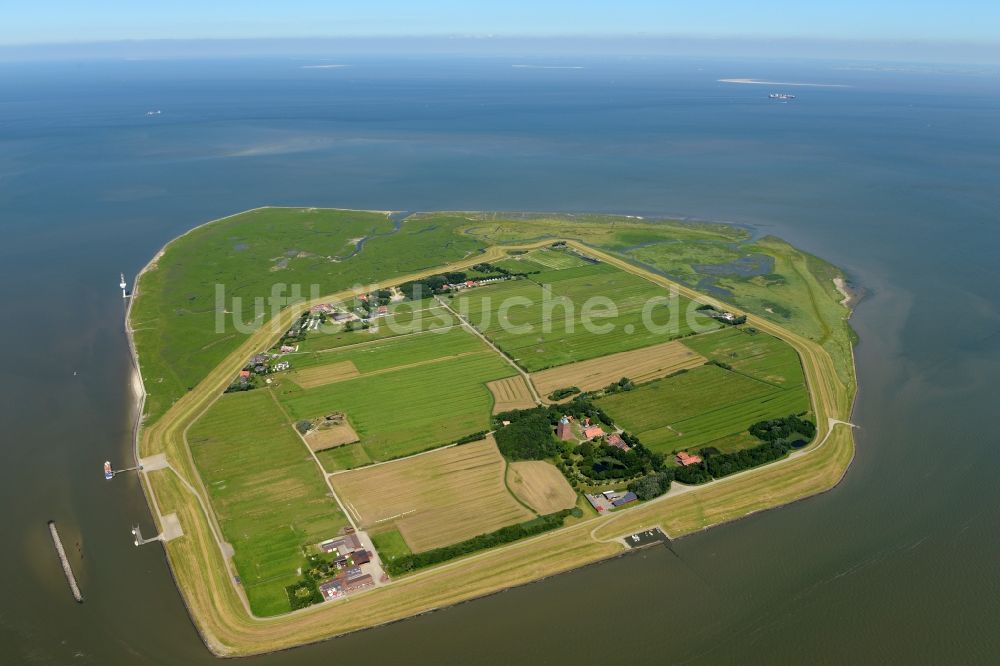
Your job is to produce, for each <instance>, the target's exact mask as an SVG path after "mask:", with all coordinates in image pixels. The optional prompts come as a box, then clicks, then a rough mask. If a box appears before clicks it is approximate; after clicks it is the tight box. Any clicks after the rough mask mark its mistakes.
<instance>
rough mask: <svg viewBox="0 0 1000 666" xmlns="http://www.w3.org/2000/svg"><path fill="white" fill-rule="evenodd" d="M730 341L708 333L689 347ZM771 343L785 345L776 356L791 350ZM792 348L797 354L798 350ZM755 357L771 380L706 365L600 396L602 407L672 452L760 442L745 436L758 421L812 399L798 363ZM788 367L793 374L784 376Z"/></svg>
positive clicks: (653, 443) (756, 366)
mask: <svg viewBox="0 0 1000 666" xmlns="http://www.w3.org/2000/svg"><path fill="white" fill-rule="evenodd" d="M739 335H741V336H746V334H742V333H740V334H739ZM728 337H729V332H728V331H724V332H717V333H708V334H705V335H702V336H696V337H695V338H689V339H688V340H685V344H688V342H689V341H690V340H697V339H699V338H704V339H705V340H709V339H712V338H718V340H717V342H722V341H724V340H725V339H726V338H728ZM747 337H750V336H747ZM756 337H763V336H756ZM771 340H774V342H776V343H778V345H779V346H775V347H774V348H773V349H772V350H771V355H772V356H773V357H775V358H779V359H780V358H781V357H782V355H783V354H784V350H783V349H782V348H787V346H786V345H784V343H782V342H781V341H779V340H777V339H775V338H771ZM699 346H700V347H702V348H707V347H709V346H710V345H709V344H705V345H702V344H699ZM720 346H722V345H720ZM768 346H771V345H770V344H768ZM692 347H693V348H694V345H692ZM788 349H789V351H791V352H792V354H793V356H794V351H793V350H791V349H790V348H788ZM750 358H751V359H752V362H751V363H749V367H750V368H751V370H753V371H754V372H756V373H763V372H764V371H766V373H767V374H766V379H767V380H768V381H764V380H762V379H758V378H755V377H753V376H752V373H750V372H748V373H747V374H743V373H742V372H740V371H739V370H738V369H736V368H735V367H734V370H733V371H730V370H725V369H723V368H720V367H718V366H715V365H705V366H702V367H700V368H695V369H693V370H690V371H688V372H686V373H683V374H680V375H676V376H674V377H666V378H664V379H660V380H656V381H653V382H649V383H647V384H643V385H642V386H640V387H638V388H636V389H634V390H632V391H628V392H625V393H618V394H614V395H610V396H607V397H604V398H600V399H598V400H597V404H598V405H600V406H601V407H602V408H603V409H604V410H605V411H606V412H607V413H608V415H609V416H611V418H612V419H613V420H614V421H615V423H616V424H618V425H619V426H621V427H622V428H624V429H626V430H628V431H630V432H632V433H635V434H636V435H637V436H638V437H639V439H640V440H641V441H642V443H643V444H645V445H646V446H648V447H649V448H651V449H654V450H657V451H663V452H666V453H670V452H673V451H678V450H683V449H688V448H692V449H693V448H696V447H701V446H706V445H713V446H715V445H716V443H718V448H720V450H734V449H737V448H742V447H743V446H745V445H751V444H753V443H754V441H753V440H752V438H747V437H743V436H742V435H741V433H743V432H744V431H745V430H746V429H747V428H748V427H749V426H750V425H752V424H753V423H755V422H757V421H760V420H763V419H769V418H775V417H780V416H788V415H789V414H797V413H799V412H803V411H807V410H808V409H809V396H808V393H807V391H806V388H805V385H804V383H803V381H802V377H801V368H800V366H799V365H798V364H797V363H796V365H794V366H788V365H787V364H782V363H777V362H775V363H773V364H768V363H767V362H766V359H763V360H762V359H761V358H760V357H759V356H752V357H750ZM796 361H797V357H796ZM734 366H735V364H734ZM782 368H783V369H784V370H786V371H787V372H788V373H789V374H788V376H785V375H781V374H780V372H781V369H782ZM796 378H797V380H796Z"/></svg>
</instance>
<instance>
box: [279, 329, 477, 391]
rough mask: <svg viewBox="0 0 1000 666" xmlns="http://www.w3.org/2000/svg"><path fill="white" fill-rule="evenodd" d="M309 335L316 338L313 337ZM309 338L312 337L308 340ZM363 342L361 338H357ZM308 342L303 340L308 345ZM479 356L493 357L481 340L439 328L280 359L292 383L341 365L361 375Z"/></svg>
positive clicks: (300, 353)
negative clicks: (300, 374) (298, 376)
mask: <svg viewBox="0 0 1000 666" xmlns="http://www.w3.org/2000/svg"><path fill="white" fill-rule="evenodd" d="M312 335H316V334H315V333H313V334H312ZM310 337H312V336H310ZM361 339H362V340H365V338H361ZM308 340H309V338H308V337H307V338H306V341H307V342H308ZM473 352H482V353H490V354H494V353H495V352H493V351H492V350H491V349H490V348H489V347H487V346H486V345H485V344H484V343H483V341H482V340H480V339H479V338H477V337H475V336H474V335H471V334H470V333H469V332H467V331H466V330H463V329H462V328H460V327H458V326H455V327H452V328H440V329H435V330H431V331H427V332H424V333H413V334H411V335H401V336H393V337H390V338H388V339H384V340H374V341H368V342H362V343H361V344H356V345H352V346H349V347H340V348H334V349H329V350H326V351H316V352H308V353H302V352H295V353H291V354H285V355H284V356H283V357H282V358H283V359H284V360H286V361H289V362H290V363H291V364H292V368H293V371H292V372H291V373H290V377H291V379H292V381H295V372H294V370H303V369H306V368H314V367H317V366H322V365H330V364H333V363H342V362H344V361H350V362H352V363H353V364H354V365H355V367H356V368H357V369H358V371H359V372H361V373H362V374H364V373H367V372H375V371H379V370H386V369H388V368H393V367H396V366H400V365H408V364H411V363H422V362H424V361H430V360H433V359H436V358H444V357H447V356H455V355H458V354H468V353H473Z"/></svg>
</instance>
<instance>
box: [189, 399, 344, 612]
mask: <svg viewBox="0 0 1000 666" xmlns="http://www.w3.org/2000/svg"><path fill="white" fill-rule="evenodd" d="M188 442H189V444H190V446H191V455H192V456H193V457H194V461H195V464H196V465H197V466H198V471H199V473H200V474H201V478H202V480H203V481H204V484H205V487H206V488H207V490H208V493H209V495H210V497H211V499H212V506H213V508H214V509H215V514H216V516H217V517H218V520H219V524H220V526H221V528H222V533H223V534H224V535H225V538H226V541H228V542H229V543H231V544H232V545H233V548H234V549H235V551H236V554H235V555H234V556H233V561H234V563H235V564H236V569H237V570H238V571H239V574H240V580H241V581H242V584H243V588H244V589H245V590H246V593H247V598H248V600H249V602H250V607H251V608H252V609H253V611H254V612H255V613H257V614H260V615H273V614H275V613H282V612H286V611H288V610H289V604H288V598H287V597H286V595H285V586H286V585H289V584H291V583H293V582H295V581H296V580H297V578H298V577H297V575H296V570H297V569H298V567H299V566H301V565H302V560H303V556H302V546H304V545H306V544H310V543H317V542H319V541H322V540H323V539H326V538H328V537H331V536H333V535H335V534H336V533H337V531H338V530H339V529H340V528H342V527H344V526H345V525H347V520H346V518H345V516H344V515H343V514H342V513H341V512H340V510H339V508H338V507H337V503H336V502H335V501H334V500H333V499H332V498H331V497H330V490H329V488H327V486H326V483H325V482H324V480H323V477H322V474H321V472H320V470H319V468H318V467H317V466H316V463H315V462H314V461H313V459H312V458H311V457H310V456H309V452H308V451H307V450H306V447H305V446H304V445H303V444H302V440H301V439H300V438H299V436H298V435H297V434H296V433H295V431H294V430H293V429H292V428H291V427H290V424H289V423H288V421H287V420H286V419H285V417H284V415H283V414H282V413H281V410H280V409H279V408H278V406H277V405H276V404H275V402H274V400H273V399H272V398H271V396H270V395H269V394H268V392H267V391H266V390H263V389H258V390H256V391H248V392H246V393H230V394H227V395H224V396H222V397H221V398H220V399H219V400H218V401H217V402H216V403H215V404H214V405H213V406H212V407H211V408H210V409H209V410H208V412H206V413H205V415H204V416H202V417H201V418H200V419H198V420H197V421H195V422H194V425H193V426H192V428H191V430H190V432H189V433H188Z"/></svg>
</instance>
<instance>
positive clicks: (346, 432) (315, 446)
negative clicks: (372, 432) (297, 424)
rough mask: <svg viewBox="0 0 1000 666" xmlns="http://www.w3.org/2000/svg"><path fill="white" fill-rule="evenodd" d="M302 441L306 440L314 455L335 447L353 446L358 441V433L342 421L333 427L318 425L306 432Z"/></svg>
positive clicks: (345, 421) (346, 422)
mask: <svg viewBox="0 0 1000 666" xmlns="http://www.w3.org/2000/svg"><path fill="white" fill-rule="evenodd" d="M303 439H305V440H306V444H308V445H309V448H310V449H311V450H312V451H313V452H314V453H315V452H318V451H325V450H327V449H332V448H334V447H336V446H343V445H345V444H353V443H354V442H356V441H358V433H356V432H354V428H352V427H351V424H350V423H349V422H348V421H347V420H346V419H344V420H343V422H341V423H337V424H335V425H327V424H324V423H320V425H319V426H318V427H316V428H313V429H312V430H310V431H309V432H307V433H306V434H305V435H304V437H303Z"/></svg>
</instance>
